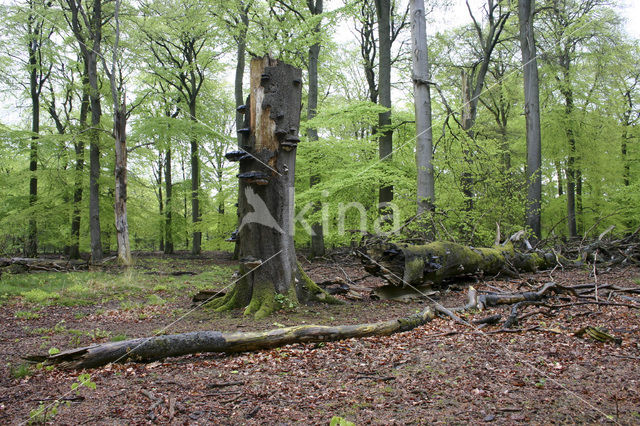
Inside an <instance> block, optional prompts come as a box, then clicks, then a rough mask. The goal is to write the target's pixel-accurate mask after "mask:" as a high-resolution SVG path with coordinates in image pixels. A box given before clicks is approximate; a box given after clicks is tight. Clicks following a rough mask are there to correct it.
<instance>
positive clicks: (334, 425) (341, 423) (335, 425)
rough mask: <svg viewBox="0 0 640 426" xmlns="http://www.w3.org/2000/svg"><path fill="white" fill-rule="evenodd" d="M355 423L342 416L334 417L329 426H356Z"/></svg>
mask: <svg viewBox="0 0 640 426" xmlns="http://www.w3.org/2000/svg"><path fill="white" fill-rule="evenodd" d="M355 425H356V424H355V423H354V422H350V421H349V420H347V419H344V418H342V417H340V416H333V417H332V418H331V421H330V422H329V426H355Z"/></svg>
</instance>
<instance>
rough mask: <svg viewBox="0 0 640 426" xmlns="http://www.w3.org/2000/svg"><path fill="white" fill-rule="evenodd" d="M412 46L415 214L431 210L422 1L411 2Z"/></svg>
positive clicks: (428, 102) (430, 148)
mask: <svg viewBox="0 0 640 426" xmlns="http://www.w3.org/2000/svg"><path fill="white" fill-rule="evenodd" d="M411 20H412V22H411V29H412V31H411V35H412V38H411V40H412V45H413V93H414V108H415V115H416V166H417V170H418V189H417V197H418V200H417V201H418V214H419V215H420V214H424V213H426V212H428V211H431V210H433V204H434V203H435V184H434V177H433V164H432V158H433V135H432V131H431V89H430V87H429V79H430V76H429V57H428V50H427V23H426V17H425V10H424V0H412V1H411Z"/></svg>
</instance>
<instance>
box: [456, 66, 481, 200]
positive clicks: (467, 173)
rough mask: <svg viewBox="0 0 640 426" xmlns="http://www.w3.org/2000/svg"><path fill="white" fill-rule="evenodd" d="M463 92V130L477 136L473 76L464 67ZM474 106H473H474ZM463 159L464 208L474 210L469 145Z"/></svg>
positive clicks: (471, 137) (461, 119) (463, 153)
mask: <svg viewBox="0 0 640 426" xmlns="http://www.w3.org/2000/svg"><path fill="white" fill-rule="evenodd" d="M460 77H461V80H462V82H461V93H462V116H461V117H460V122H461V123H462V130H464V132H465V133H466V134H467V136H469V138H470V139H472V140H473V139H474V138H475V133H474V131H473V125H474V124H475V121H476V118H475V116H473V115H472V114H473V112H472V111H476V110H477V109H476V108H475V106H474V103H475V101H474V99H473V98H472V95H471V78H470V77H469V75H468V74H467V72H466V71H465V70H464V69H463V70H462V72H461V75H460ZM472 107H473V108H472ZM462 159H463V164H464V167H465V169H464V170H463V171H462V173H461V175H460V176H461V177H460V183H461V186H462V194H463V195H464V205H465V207H464V209H465V211H468V212H470V211H472V210H473V181H474V179H473V174H472V173H471V166H472V164H473V160H472V153H471V149H470V148H468V147H467V146H465V147H463V149H462Z"/></svg>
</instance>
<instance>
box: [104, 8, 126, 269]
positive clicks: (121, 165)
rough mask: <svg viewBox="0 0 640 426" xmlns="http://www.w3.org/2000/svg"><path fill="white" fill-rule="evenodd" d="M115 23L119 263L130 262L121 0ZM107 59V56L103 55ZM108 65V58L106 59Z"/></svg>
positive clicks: (113, 80) (113, 73) (113, 86)
mask: <svg viewBox="0 0 640 426" xmlns="http://www.w3.org/2000/svg"><path fill="white" fill-rule="evenodd" d="M113 19H114V22H115V27H116V28H115V40H114V43H113V55H112V62H111V71H108V70H107V75H108V77H109V83H110V85H111V97H112V98H113V136H114V138H115V153H116V159H115V165H114V175H115V194H114V196H115V212H114V217H115V225H116V241H117V244H118V262H119V263H120V264H122V265H125V266H129V265H131V247H130V245H129V222H128V221H127V105H126V100H125V98H124V88H123V86H122V85H123V82H122V79H120V81H116V78H117V75H116V72H117V71H118V48H119V42H120V0H115V11H114V16H113ZM103 61H104V58H103ZM104 64H105V68H106V61H105V62H104Z"/></svg>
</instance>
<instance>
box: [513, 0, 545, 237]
mask: <svg viewBox="0 0 640 426" xmlns="http://www.w3.org/2000/svg"><path fill="white" fill-rule="evenodd" d="M534 12H535V0H519V1H518V14H519V20H520V48H521V51H522V64H523V68H524V98H525V106H524V114H525V118H526V128H527V170H526V175H527V188H528V189H527V213H526V223H527V227H528V228H529V229H531V232H532V233H533V235H534V236H535V238H536V239H540V238H541V236H542V234H541V232H542V231H541V226H540V208H541V201H542V176H541V167H542V154H541V146H542V145H541V136H540V96H539V82H538V63H537V60H536V43H535V38H534V32H533V14H534Z"/></svg>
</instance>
